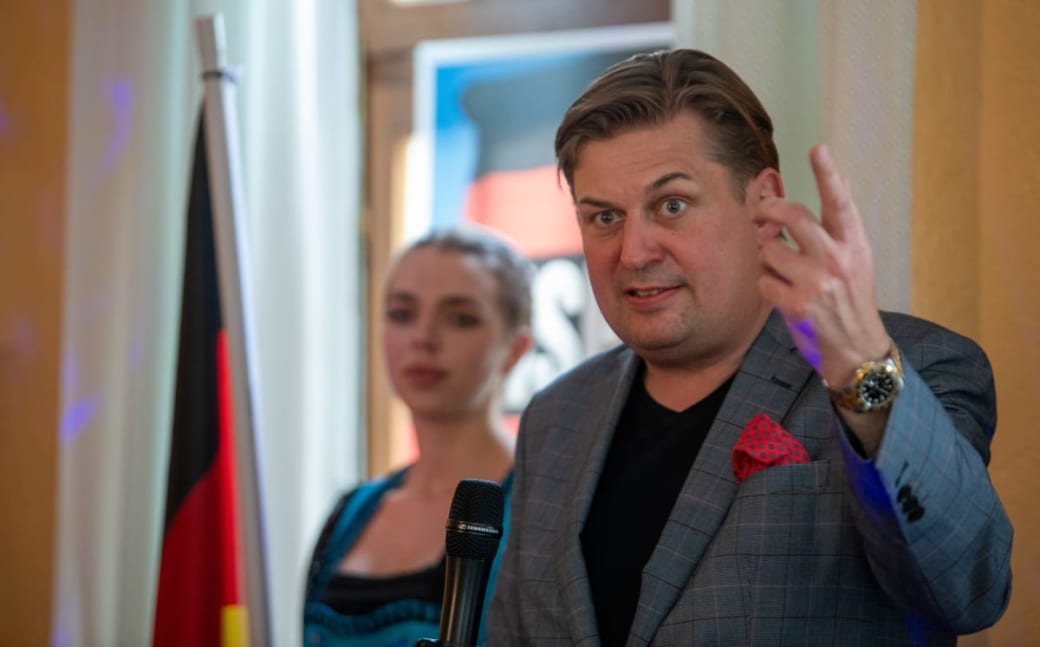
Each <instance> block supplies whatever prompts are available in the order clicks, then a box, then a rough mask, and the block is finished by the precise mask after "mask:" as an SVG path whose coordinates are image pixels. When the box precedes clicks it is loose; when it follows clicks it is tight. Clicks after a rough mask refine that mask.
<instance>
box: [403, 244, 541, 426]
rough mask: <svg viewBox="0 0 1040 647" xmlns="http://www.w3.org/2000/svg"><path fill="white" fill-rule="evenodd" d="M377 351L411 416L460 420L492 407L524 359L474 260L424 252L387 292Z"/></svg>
mask: <svg viewBox="0 0 1040 647" xmlns="http://www.w3.org/2000/svg"><path fill="white" fill-rule="evenodd" d="M384 317H385V318H384V328H383V331H384V332H383V353H384V356H385V357H386V362H387V368H388V370H389V373H390V380H391V383H392V384H393V388H394V390H395V391H396V392H397V395H398V396H399V397H400V398H401V399H402V400H403V401H404V403H405V404H406V405H408V408H409V409H410V410H411V412H412V415H413V416H425V417H433V418H452V417H460V416H465V415H468V414H471V413H474V412H478V411H480V410H481V409H484V408H486V407H487V406H489V404H490V403H491V402H493V401H494V398H495V397H496V395H497V393H498V391H499V390H500V387H501V385H502V382H503V380H504V379H505V376H506V374H507V373H508V372H509V369H510V368H512V366H513V364H514V363H515V362H516V360H517V359H519V356H520V355H521V354H522V353H523V350H524V348H522V347H518V344H519V345H520V346H523V342H521V341H519V339H518V338H519V337H520V335H517V334H513V333H510V332H509V331H508V330H507V328H506V322H505V318H504V316H503V312H502V307H501V305H500V300H499V286H498V282H497V280H496V278H495V275H494V273H493V272H491V271H490V269H489V268H488V266H487V264H486V263H485V262H484V261H482V260H481V259H480V258H479V257H477V256H473V255H469V254H464V253H461V252H457V251H450V250H448V251H445V250H439V249H437V248H435V247H422V248H419V249H416V250H413V251H411V252H409V253H407V254H406V255H405V256H404V257H402V258H401V259H400V261H399V263H398V265H397V267H396V271H395V272H394V274H393V276H392V277H391V279H390V282H389V284H388V286H387V291H386V297H385V313H384Z"/></svg>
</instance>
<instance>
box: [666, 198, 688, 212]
mask: <svg viewBox="0 0 1040 647" xmlns="http://www.w3.org/2000/svg"><path fill="white" fill-rule="evenodd" d="M684 211H686V201H685V200H680V199H679V198H669V199H668V200H665V201H664V202H662V203H661V213H662V214H663V215H666V216H678V215H679V214H681V213H682V212H684Z"/></svg>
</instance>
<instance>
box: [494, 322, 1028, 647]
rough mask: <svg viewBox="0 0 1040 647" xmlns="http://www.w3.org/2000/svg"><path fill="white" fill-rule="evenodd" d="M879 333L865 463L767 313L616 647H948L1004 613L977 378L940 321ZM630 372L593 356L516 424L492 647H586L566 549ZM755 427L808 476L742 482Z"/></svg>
mask: <svg viewBox="0 0 1040 647" xmlns="http://www.w3.org/2000/svg"><path fill="white" fill-rule="evenodd" d="M883 319H884V322H885V326H886V328H887V329H888V332H889V334H890V335H891V336H892V338H893V339H894V340H895V341H896V343H897V345H898V346H899V348H900V350H901V351H902V354H903V358H904V367H905V372H906V385H905V387H904V390H903V392H902V393H901V394H900V395H899V398H898V400H897V401H896V404H895V405H894V406H893V408H892V412H891V414H890V419H889V423H888V427H887V429H886V431H885V436H884V439H883V441H882V445H881V447H880V449H879V451H878V453H877V455H876V456H875V457H874V459H873V460H871V461H866V460H863V459H862V458H860V456H859V455H858V454H857V453H856V451H855V450H854V449H853V448H852V447H851V446H850V444H849V442H848V438H847V437H846V435H845V431H844V428H843V427H842V425H841V423H840V421H839V418H838V416H837V414H836V413H835V411H834V409H833V405H832V404H831V402H830V400H829V397H828V394H827V391H826V390H825V388H824V387H823V385H822V383H821V381H820V379H819V377H818V376H817V375H816V374H815V373H814V371H813V370H812V368H811V367H810V366H809V365H808V364H807V363H806V362H805V361H804V360H803V359H802V357H801V356H800V355H799V353H798V351H797V349H796V348H795V345H794V343H793V342H792V341H791V338H790V336H789V334H788V332H787V328H786V327H785V325H784V323H783V320H782V318H781V317H780V316H779V314H777V313H776V312H774V313H773V314H772V315H771V317H770V318H769V321H768V322H767V324H766V326H765V328H764V329H763V331H762V332H761V333H760V335H759V336H758V338H757V340H756V341H755V342H754V344H753V345H752V347H751V349H750V351H749V352H748V354H747V356H746V358H745V359H744V362H743V364H742V365H741V367H740V370H739V372H738V374H737V375H736V378H735V380H734V382H733V384H732V386H731V387H730V390H729V392H728V394H727V396H726V399H725V401H724V402H723V404H722V408H721V409H720V410H719V413H718V416H717V417H716V419H715V422H714V423H713V424H712V426H711V429H710V431H709V433H708V436H707V439H706V440H705V442H704V445H703V446H702V448H701V450H700V453H699V454H698V455H697V458H696V460H695V461H694V464H693V466H692V468H691V469H690V474H689V476H688V477H687V479H686V482H685V483H684V485H683V488H682V491H681V492H680V494H679V497H678V499H677V500H676V503H675V506H674V508H673V509H672V511H671V515H670V517H669V519H668V521H667V523H666V524H665V527H664V530H663V531H662V533H661V537H660V539H659V541H658V543H657V546H656V547H655V549H654V551H653V553H652V555H651V556H650V559H649V560H648V561H647V563H646V565H645V567H644V568H643V576H642V585H641V588H640V592H639V601H638V605H637V608H636V613H635V617H634V619H633V622H632V627H631V630H630V634H629V638H628V645H630V646H637V645H901V644H953V643H954V642H956V638H955V635H956V634H958V633H967V632H972V631H976V630H979V629H981V628H983V627H986V626H988V625H990V624H992V623H993V622H995V621H996V620H997V618H999V617H1000V615H1001V613H1003V611H1004V609H1005V607H1006V606H1007V603H1008V599H1009V596H1010V589H1011V572H1010V566H1009V563H1010V552H1011V536H1012V529H1011V524H1010V522H1009V521H1008V518H1007V515H1006V513H1005V512H1004V509H1003V506H1002V505H1001V503H1000V501H999V499H998V498H997V495H996V492H995V491H994V490H993V486H992V484H991V483H990V480H989V475H988V473H987V471H986V464H987V463H988V461H989V442H990V438H991V436H992V434H993V431H994V426H995V422H996V404H995V395H994V388H993V378H992V372H991V370H990V366H989V362H988V360H987V359H986V357H985V355H984V354H983V352H982V351H981V349H980V348H979V347H978V346H977V345H975V344H974V343H973V342H971V341H970V340H968V339H966V338H964V337H961V336H959V335H956V334H954V333H952V332H950V331H948V330H945V329H943V328H941V327H939V326H937V325H935V324H931V323H928V322H926V321H923V320H921V319H917V318H914V317H910V316H907V315H898V314H891V313H884V314H883ZM639 361H640V360H639V359H638V358H636V357H635V355H634V354H633V353H632V352H631V351H630V350H628V349H626V348H623V347H622V348H618V349H614V350H612V351H608V352H606V353H603V354H601V355H599V356H597V357H595V358H592V359H590V360H589V361H587V362H585V363H584V364H582V365H581V366H579V367H577V368H576V369H574V370H573V371H571V372H569V373H568V374H567V375H564V376H563V377H561V378H560V379H558V380H557V381H556V382H555V383H554V384H552V385H550V386H549V387H547V388H546V389H545V390H543V391H542V392H541V393H539V394H538V395H537V396H536V397H535V398H534V399H533V400H532V402H531V404H530V405H529V406H528V408H527V410H526V411H525V413H524V415H523V418H522V421H521V425H520V435H519V440H518V447H517V455H516V471H515V478H516V481H515V483H514V493H513V500H512V506H511V511H510V514H511V522H510V523H511V527H510V531H509V536H508V539H507V543H506V549H505V553H504V556H503V562H502V567H501V571H500V572H499V576H498V583H497V587H496V590H495V594H494V597H493V600H492V602H491V605H490V608H489V611H488V618H487V628H488V643H487V644H488V645H491V646H493V647H499V646H502V645H538V646H541V645H582V646H587V647H594V646H596V645H599V644H600V640H599V636H598V633H597V626H596V614H595V611H594V609H593V606H592V598H591V593H590V590H589V580H588V576H587V574H586V571H585V565H584V560H583V557H582V549H581V542H580V539H579V533H580V532H581V529H582V527H583V525H584V523H585V517H586V515H587V513H588V510H589V504H590V502H591V500H592V496H593V494H594V493H595V491H596V484H597V480H598V478H599V475H600V471H601V470H602V468H603V463H604V461H605V459H606V456H607V449H608V447H609V445H610V440H611V436H612V434H613V430H614V427H615V425H616V423H617V420H618V417H619V415H620V413H621V409H622V408H623V406H624V404H625V401H626V398H627V397H628V393H629V389H630V386H631V384H632V380H633V378H634V376H635V375H636V373H637V368H638V362H639ZM758 413H766V414H768V415H769V416H770V417H771V418H773V419H774V420H776V421H778V422H780V423H781V424H782V425H783V427H784V428H785V429H787V430H788V431H789V432H791V434H793V435H794V436H795V437H796V438H797V439H798V440H799V441H801V443H802V444H803V445H804V446H805V448H806V450H807V451H808V453H809V455H810V456H811V457H812V462H810V463H805V464H800V465H784V466H779V467H773V468H769V469H765V470H762V471H760V472H757V473H754V474H752V475H751V476H750V477H748V478H747V479H746V480H745V481H744V482H743V483H741V484H739V485H738V484H737V482H736V480H735V478H734V475H733V466H732V451H733V446H734V443H735V442H736V440H737V437H738V436H739V434H740V433H741V431H742V430H743V429H744V427H745V425H746V424H747V423H748V421H749V420H751V418H752V417H754V416H755V415H756V414H758Z"/></svg>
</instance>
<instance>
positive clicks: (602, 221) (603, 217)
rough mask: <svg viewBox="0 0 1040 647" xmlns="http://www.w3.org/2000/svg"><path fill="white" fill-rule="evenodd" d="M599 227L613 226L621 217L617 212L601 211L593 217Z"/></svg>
mask: <svg viewBox="0 0 1040 647" xmlns="http://www.w3.org/2000/svg"><path fill="white" fill-rule="evenodd" d="M592 219H593V220H594V221H595V223H596V224H597V225H613V224H614V223H616V222H617V221H618V220H619V219H620V217H619V216H618V214H617V212H616V211H600V212H599V213H597V214H596V215H594V216H593V217H592Z"/></svg>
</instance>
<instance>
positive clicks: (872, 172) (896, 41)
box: [672, 0, 917, 312]
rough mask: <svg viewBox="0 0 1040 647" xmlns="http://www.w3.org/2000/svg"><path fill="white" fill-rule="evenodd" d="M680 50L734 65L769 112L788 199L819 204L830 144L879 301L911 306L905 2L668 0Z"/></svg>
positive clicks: (909, 60) (910, 23)
mask: <svg viewBox="0 0 1040 647" xmlns="http://www.w3.org/2000/svg"><path fill="white" fill-rule="evenodd" d="M672 15H673V20H674V22H675V30H676V41H677V44H679V45H681V46H685V47H694V48H697V49H702V50H704V51H706V52H708V53H710V54H713V55H715V56H717V57H719V58H720V59H722V60H723V61H725V62H726V63H727V64H728V65H730V66H731V67H733V69H735V70H736V71H737V73H738V74H740V75H741V76H742V77H743V78H744V80H745V81H747V82H748V84H749V85H750V86H751V88H752V89H753V90H754V91H755V93H756V94H757V95H758V96H759V98H760V99H762V102H763V103H764V104H765V106H766V109H767V110H769V112H770V114H771V115H772V117H773V125H774V128H775V132H776V141H777V146H778V147H779V149H780V170H781V172H782V174H783V177H784V183H785V186H786V188H787V192H788V195H789V196H791V197H793V198H795V199H798V200H801V201H803V202H805V203H806V204H808V205H809V206H810V207H812V208H813V209H816V207H817V206H818V205H819V199H818V198H817V195H816V186H815V184H814V182H813V179H812V172H811V170H810V168H809V161H808V153H809V148H810V147H811V146H812V145H813V144H815V143H819V142H826V143H827V144H828V145H829V146H830V147H831V151H832V152H833V153H834V156H835V159H836V160H837V162H838V164H839V167H840V169H841V171H842V173H843V174H844V175H845V176H846V177H848V178H849V181H850V183H851V186H852V192H853V197H854V198H855V200H856V204H857V205H858V206H859V209H860V212H861V213H862V215H863V218H864V221H865V224H866V228H867V233H868V235H869V236H870V240H871V244H872V246H873V249H874V262H875V267H876V270H877V271H876V275H877V288H878V298H879V300H880V305H881V307H883V308H886V309H892V310H901V311H904V312H905V311H908V309H909V307H910V281H909V277H910V143H911V142H910V139H911V126H912V122H911V117H912V114H913V75H914V35H915V28H916V16H917V5H916V3H915V2H906V1H904V0H877V1H875V2H863V1H862V0H672Z"/></svg>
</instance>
